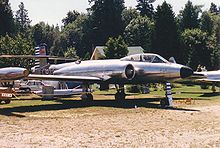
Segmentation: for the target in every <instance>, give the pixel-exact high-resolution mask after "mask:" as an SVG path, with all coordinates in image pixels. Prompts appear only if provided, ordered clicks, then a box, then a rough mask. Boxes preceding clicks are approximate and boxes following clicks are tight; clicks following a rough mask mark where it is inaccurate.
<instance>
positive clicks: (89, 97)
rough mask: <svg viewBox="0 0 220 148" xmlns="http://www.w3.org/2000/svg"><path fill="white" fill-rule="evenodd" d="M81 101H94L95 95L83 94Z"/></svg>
mask: <svg viewBox="0 0 220 148" xmlns="http://www.w3.org/2000/svg"><path fill="white" fill-rule="evenodd" d="M81 99H82V101H92V100H93V95H92V94H82V96H81Z"/></svg>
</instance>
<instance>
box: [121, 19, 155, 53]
mask: <svg viewBox="0 0 220 148" xmlns="http://www.w3.org/2000/svg"><path fill="white" fill-rule="evenodd" d="M153 25H154V24H153V22H151V21H150V19H149V18H148V17H146V16H145V17H142V16H138V17H137V18H135V19H133V20H132V21H131V22H130V24H129V25H128V26H127V27H126V28H125V33H124V36H125V40H126V43H127V45H129V46H142V47H143V48H144V50H145V52H150V51H151V47H152V33H153Z"/></svg>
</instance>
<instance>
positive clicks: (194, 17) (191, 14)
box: [179, 1, 201, 30]
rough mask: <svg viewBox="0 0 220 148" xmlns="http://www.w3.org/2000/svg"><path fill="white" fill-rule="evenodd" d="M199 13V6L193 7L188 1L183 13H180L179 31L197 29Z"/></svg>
mask: <svg viewBox="0 0 220 148" xmlns="http://www.w3.org/2000/svg"><path fill="white" fill-rule="evenodd" d="M199 12H201V6H193V4H192V2H191V1H188V2H187V3H186V4H185V8H184V9H183V11H180V15H179V17H180V18H179V19H180V27H181V29H182V30H185V29H193V28H199Z"/></svg>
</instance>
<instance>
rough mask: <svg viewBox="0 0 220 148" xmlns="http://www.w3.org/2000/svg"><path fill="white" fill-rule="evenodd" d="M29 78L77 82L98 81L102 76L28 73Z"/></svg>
mask: <svg viewBox="0 0 220 148" xmlns="http://www.w3.org/2000/svg"><path fill="white" fill-rule="evenodd" d="M26 79H29V80H53V81H79V82H100V81H103V79H102V78H99V77H93V76H63V75H38V74H29V75H28V77H27V78H26Z"/></svg>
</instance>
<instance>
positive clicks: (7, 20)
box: [0, 0, 15, 36]
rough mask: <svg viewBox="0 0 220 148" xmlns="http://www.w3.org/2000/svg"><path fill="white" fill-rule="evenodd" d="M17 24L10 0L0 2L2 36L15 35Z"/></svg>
mask: <svg viewBox="0 0 220 148" xmlns="http://www.w3.org/2000/svg"><path fill="white" fill-rule="evenodd" d="M14 31H15V24H14V19H13V13H12V10H11V7H10V4H9V0H0V36H4V35H6V34H13V33H14Z"/></svg>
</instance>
